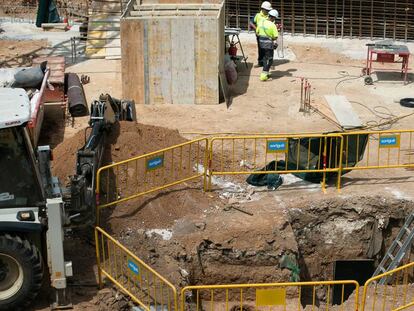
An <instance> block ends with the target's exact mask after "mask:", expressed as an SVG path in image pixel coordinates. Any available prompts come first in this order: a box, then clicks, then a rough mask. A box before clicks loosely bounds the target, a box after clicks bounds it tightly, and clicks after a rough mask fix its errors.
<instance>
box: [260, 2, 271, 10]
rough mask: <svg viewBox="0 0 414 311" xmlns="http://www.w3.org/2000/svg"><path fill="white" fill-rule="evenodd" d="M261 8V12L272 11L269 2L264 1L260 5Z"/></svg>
mask: <svg viewBox="0 0 414 311" xmlns="http://www.w3.org/2000/svg"><path fill="white" fill-rule="evenodd" d="M261 8H262V9H263V10H266V11H270V10H271V9H272V5H271V4H270V2H269V1H264V2H263V3H262V6H261Z"/></svg>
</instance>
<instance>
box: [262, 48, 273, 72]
mask: <svg viewBox="0 0 414 311" xmlns="http://www.w3.org/2000/svg"><path fill="white" fill-rule="evenodd" d="M274 51H275V50H274V49H263V54H264V57H263V71H264V72H269V70H270V67H272V65H273V53H274Z"/></svg>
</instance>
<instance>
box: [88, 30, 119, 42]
mask: <svg viewBox="0 0 414 311" xmlns="http://www.w3.org/2000/svg"><path fill="white" fill-rule="evenodd" d="M120 38H121V33H120V32H119V31H101V30H94V31H89V32H88V39H91V40H107V39H120Z"/></svg>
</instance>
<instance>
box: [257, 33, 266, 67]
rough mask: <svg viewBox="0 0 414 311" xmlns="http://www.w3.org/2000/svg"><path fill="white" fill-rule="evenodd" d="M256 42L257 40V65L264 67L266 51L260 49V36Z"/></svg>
mask: <svg viewBox="0 0 414 311" xmlns="http://www.w3.org/2000/svg"><path fill="white" fill-rule="evenodd" d="M256 40H257V63H258V64H259V65H263V57H264V51H263V49H262V48H261V47H260V42H259V36H256Z"/></svg>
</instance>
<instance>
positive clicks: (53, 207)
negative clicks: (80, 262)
mask: <svg viewBox="0 0 414 311" xmlns="http://www.w3.org/2000/svg"><path fill="white" fill-rule="evenodd" d="M46 80H47V72H46V74H45V78H44V81H43V83H42V86H41V88H40V96H38V97H37V99H36V100H35V101H34V102H33V100H32V101H31V100H30V99H29V97H28V94H27V92H26V90H24V89H22V88H0V310H1V311H3V310H27V307H28V306H29V305H30V304H31V302H32V301H33V299H34V298H35V297H36V296H37V294H38V293H39V290H40V288H41V285H42V282H43V279H44V278H46V276H47V275H49V276H50V286H51V287H52V288H53V289H54V291H55V301H54V302H53V304H52V308H54V309H59V308H64V307H68V306H70V297H69V295H68V294H67V284H68V278H69V277H71V276H72V274H73V271H72V263H71V261H68V260H66V258H65V254H64V247H63V241H64V237H65V231H66V230H67V229H71V230H73V228H79V227H85V226H86V227H87V226H91V225H93V224H94V222H95V218H96V215H95V208H96V206H95V204H96V200H95V189H96V187H97V185H96V173H97V170H98V169H99V167H100V166H101V165H102V156H103V151H104V147H105V138H106V136H107V134H108V132H109V131H110V130H111V128H112V126H113V125H114V124H115V123H116V122H118V121H121V120H128V121H132V120H134V119H135V116H134V112H133V111H134V102H133V101H127V100H118V99H115V98H112V97H111V96H110V95H108V94H106V95H101V96H100V97H99V99H97V100H94V101H93V102H92V103H91V105H90V120H89V128H90V129H89V135H88V137H85V138H86V139H85V145H84V146H83V147H82V148H80V149H79V150H78V152H77V160H76V164H75V163H74V165H76V166H75V174H74V175H73V176H71V177H70V183H69V184H68V186H67V187H62V186H61V185H60V182H59V180H58V179H57V178H56V177H54V176H53V175H52V172H51V165H50V163H51V160H52V151H51V148H50V147H49V146H38V145H37V143H38V137H39V133H40V130H41V127H42V123H43V116H44V109H43V108H44V107H43V106H44V105H43V103H42V95H41V94H42V92H43V91H44V89H45V88H46V87H47V83H46ZM68 165H70V164H68ZM47 269H48V272H47Z"/></svg>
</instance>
